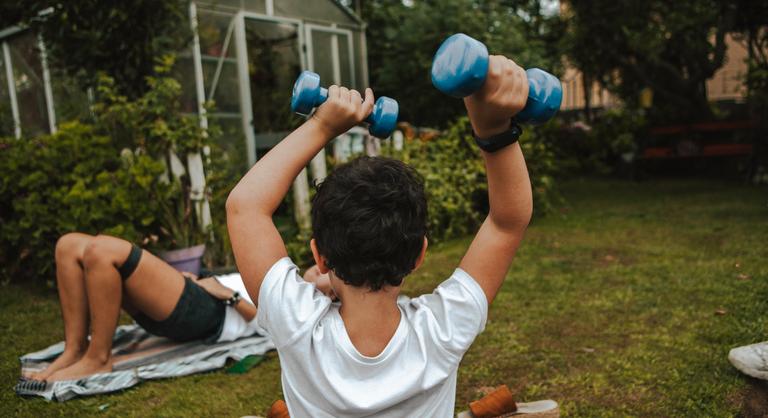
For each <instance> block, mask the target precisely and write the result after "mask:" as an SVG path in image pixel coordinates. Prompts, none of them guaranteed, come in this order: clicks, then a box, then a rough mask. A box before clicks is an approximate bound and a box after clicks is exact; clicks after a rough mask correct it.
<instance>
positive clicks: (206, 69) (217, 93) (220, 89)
mask: <svg viewBox="0 0 768 418" xmlns="http://www.w3.org/2000/svg"><path fill="white" fill-rule="evenodd" d="M217 65H218V60H208V59H203V79H204V80H205V97H206V100H208V99H212V100H213V101H214V104H215V107H214V110H213V111H214V112H236V113H240V91H239V90H240V86H239V82H238V79H237V64H236V63H235V62H222V63H221V70H220V71H219V74H218V76H217V77H215V76H216V68H217ZM214 82H215V84H214ZM211 93H213V96H211Z"/></svg>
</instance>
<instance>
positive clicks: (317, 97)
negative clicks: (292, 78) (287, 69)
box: [291, 71, 328, 116]
mask: <svg viewBox="0 0 768 418" xmlns="http://www.w3.org/2000/svg"><path fill="white" fill-rule="evenodd" d="M326 99H328V90H327V89H325V88H323V87H320V75H318V74H317V73H313V72H312V71H302V72H301V74H299V78H297V79H296V82H295V83H293V94H292V95H291V111H292V112H296V113H298V114H300V115H303V116H308V115H309V114H310V113H312V109H314V108H315V107H317V106H320V105H321V104H322V103H323V102H325V100H326Z"/></svg>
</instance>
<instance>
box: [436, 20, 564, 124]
mask: <svg viewBox="0 0 768 418" xmlns="http://www.w3.org/2000/svg"><path fill="white" fill-rule="evenodd" d="M487 74H488V48H486V47H485V45H483V43H482V42H480V41H478V40H476V39H474V38H471V37H469V36H467V35H465V34H463V33H457V34H455V35H451V36H450V37H448V38H447V39H446V40H445V41H443V44H442V45H440V48H439V49H438V50H437V53H435V57H434V59H433V61H432V84H434V86H435V87H437V89H438V90H440V91H442V92H443V93H445V94H448V95H450V96H453V97H458V98H460V97H466V96H469V95H470V94H472V93H474V92H475V91H477V90H478V89H480V87H482V86H483V83H485V78H486V76H487ZM526 75H527V76H528V87H529V91H528V100H527V102H526V105H525V108H524V109H523V110H522V111H520V113H518V114H517V115H516V116H515V120H517V121H518V122H521V123H532V124H540V123H544V122H546V121H547V120H548V119H549V118H551V117H552V116H554V114H555V113H557V110H558V109H560V102H561V101H562V97H563V88H562V86H561V84H560V80H558V79H557V78H556V77H555V76H553V75H552V74H549V73H547V72H545V71H543V70H540V69H538V68H532V69H529V70H527V71H526Z"/></svg>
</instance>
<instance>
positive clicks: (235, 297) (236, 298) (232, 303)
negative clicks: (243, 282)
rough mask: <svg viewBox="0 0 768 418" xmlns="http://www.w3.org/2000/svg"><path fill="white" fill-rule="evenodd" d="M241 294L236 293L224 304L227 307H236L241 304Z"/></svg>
mask: <svg viewBox="0 0 768 418" xmlns="http://www.w3.org/2000/svg"><path fill="white" fill-rule="evenodd" d="M240 299H241V297H240V292H238V291H235V293H233V294H232V296H231V297H230V298H229V299H227V300H225V301H224V304H225V305H227V306H235V305H237V303H238V302H240Z"/></svg>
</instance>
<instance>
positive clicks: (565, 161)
mask: <svg viewBox="0 0 768 418" xmlns="http://www.w3.org/2000/svg"><path fill="white" fill-rule="evenodd" d="M645 127H646V119H645V115H644V113H643V111H642V110H640V109H631V108H623V107H620V108H613V109H607V110H605V111H603V112H601V113H598V114H597V115H596V116H595V118H594V120H593V122H592V123H591V125H587V124H586V123H583V122H576V123H572V124H570V125H569V126H566V125H565V124H564V123H563V122H562V121H561V120H559V119H555V120H553V121H552V122H550V123H548V124H547V125H545V126H543V127H541V128H543V129H541V131H540V135H542V137H543V141H544V142H545V143H546V144H547V146H548V147H549V149H550V150H551V151H552V152H553V153H554V155H555V158H556V159H557V160H558V161H559V162H560V163H559V168H560V171H561V174H562V173H567V174H575V175H585V174H586V175H594V174H597V175H607V174H610V173H613V172H615V171H616V169H617V168H618V167H620V165H621V164H622V163H623V162H625V160H624V159H623V158H625V157H629V156H630V155H634V154H635V153H636V152H637V150H638V141H639V140H640V138H641V136H642V132H643V130H644V129H645ZM537 129H539V128H537Z"/></svg>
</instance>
